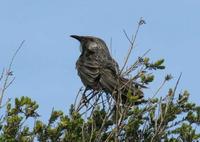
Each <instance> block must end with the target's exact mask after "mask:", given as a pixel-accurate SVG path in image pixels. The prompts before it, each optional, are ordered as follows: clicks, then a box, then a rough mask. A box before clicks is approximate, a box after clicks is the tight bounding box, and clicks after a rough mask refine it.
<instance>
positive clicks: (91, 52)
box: [71, 35, 143, 103]
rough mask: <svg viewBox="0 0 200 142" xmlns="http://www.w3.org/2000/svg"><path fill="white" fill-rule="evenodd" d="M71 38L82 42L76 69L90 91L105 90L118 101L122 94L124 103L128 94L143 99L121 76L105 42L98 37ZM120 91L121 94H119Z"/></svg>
mask: <svg viewBox="0 0 200 142" xmlns="http://www.w3.org/2000/svg"><path fill="white" fill-rule="evenodd" d="M71 37H73V38H75V39H77V40H78V41H80V44H81V45H80V46H81V47H80V48H81V55H80V56H79V59H78V60H77V62H76V68H77V70H78V75H79V76H80V78H81V81H82V82H83V84H84V85H85V86H86V87H87V88H88V89H93V90H97V91H100V90H103V91H105V92H106V93H109V94H111V95H112V97H113V98H114V99H117V98H118V97H117V95H119V94H121V98H122V102H123V103H124V102H125V101H126V100H127V94H128V92H131V95H133V96H136V95H137V96H138V95H139V96H138V98H142V97H143V93H142V92H141V91H139V93H138V89H137V91H136V85H135V84H134V83H133V81H130V80H128V79H126V78H124V77H122V76H120V75H119V66H118V64H117V62H116V61H115V60H114V59H113V58H112V57H111V55H110V52H109V50H108V48H107V46H106V44H105V42H104V41H103V40H102V39H100V38H97V37H92V36H77V35H71ZM119 91H120V92H121V93H119Z"/></svg>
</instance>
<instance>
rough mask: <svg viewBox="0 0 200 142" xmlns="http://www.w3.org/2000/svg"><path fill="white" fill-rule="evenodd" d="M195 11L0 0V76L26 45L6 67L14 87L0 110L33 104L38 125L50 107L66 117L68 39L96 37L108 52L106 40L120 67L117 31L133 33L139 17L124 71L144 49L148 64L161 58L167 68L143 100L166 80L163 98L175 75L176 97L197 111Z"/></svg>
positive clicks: (161, 5) (156, 1) (70, 86)
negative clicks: (16, 101)
mask: <svg viewBox="0 0 200 142" xmlns="http://www.w3.org/2000/svg"><path fill="white" fill-rule="evenodd" d="M199 7H200V1H198V0H190V1H188V0H176V1H174V0H168V1H160V0H152V1H144V0H126V1H116V0H109V1H108V0H101V1H94V0H85V1H80V0H79V1H78V0H73V1H72V0H71V1H70V0H58V1H53V0H42V1H41V0H34V1H28V0H18V1H11V0H1V1H0V61H1V62H0V69H3V67H6V66H7V65H8V63H9V61H10V58H11V56H12V54H13V53H14V51H15V50H16V48H17V47H18V45H19V44H20V42H21V41H22V40H26V42H25V44H24V46H23V48H22V50H21V51H20V53H19V54H18V56H17V58H16V60H15V62H14V66H13V71H14V74H15V76H16V79H15V82H14V83H13V84H12V86H11V87H10V88H9V90H8V91H7V92H6V97H5V98H4V102H5V100H6V99H7V98H8V97H9V98H15V97H19V96H29V97H31V98H32V99H34V100H36V101H37V102H38V103H39V104H40V109H39V113H40V114H42V118H43V119H45V120H47V118H48V116H49V113H50V112H51V109H52V108H53V107H54V108H55V109H61V110H64V111H65V112H68V108H69V106H70V104H71V103H73V102H74V98H75V96H76V94H77V92H78V89H79V88H80V87H81V86H82V83H81V81H80V79H79V77H78V76H77V72H76V70H75V62H76V60H77V58H78V56H79V55H80V52H79V48H78V46H79V44H78V42H77V41H75V40H73V39H71V38H70V37H69V35H71V34H78V35H94V36H98V37H101V38H102V39H104V40H105V41H106V43H107V44H108V45H109V43H110V39H111V38H112V49H113V53H112V55H113V56H114V58H115V59H116V60H117V61H118V62H119V64H120V65H122V63H123V61H124V57H125V55H126V53H127V50H128V47H129V43H128V41H127V39H126V37H125V36H124V34H123V29H125V30H126V31H127V33H128V34H129V35H130V34H132V33H134V32H135V30H136V26H137V21H138V20H139V18H140V17H143V18H144V19H145V21H146V23H147V24H146V25H144V26H143V27H142V28H141V29H140V32H139V35H138V38H137V41H136V44H137V47H136V49H134V51H133V53H132V55H131V58H130V62H129V63H132V62H134V60H135V59H136V58H137V57H138V56H140V55H142V54H143V53H144V52H145V51H146V50H148V49H151V52H150V53H149V54H148V56H149V57H151V59H152V60H156V59H160V58H164V59H165V60H166V62H165V65H166V66H167V68H166V70H165V71H158V72H157V73H156V78H155V79H156V81H155V82H154V83H153V84H152V85H151V87H150V92H152V93H153V92H155V90H156V89H157V88H158V85H159V84H160V83H161V82H162V79H163V77H164V76H165V75H166V74H168V73H171V74H172V75H173V76H174V80H172V81H171V83H168V84H167V86H166V89H164V90H163V91H162V92H161V94H159V95H160V96H162V95H165V94H166V91H167V89H168V88H169V87H173V85H174V84H175V82H176V79H177V78H178V76H179V74H180V72H182V73H183V76H182V79H181V82H180V84H179V87H178V92H181V91H183V90H184V89H187V90H189V92H190V93H191V100H192V101H194V102H197V103H199V101H198V100H199V99H200V96H199V94H198V92H199V91H198V87H199V80H200V76H199V72H200V67H199V61H200V56H199V53H200V49H199V48H200V47H199V45H200V39H199V37H200V28H199V25H200V14H199V13H200V9H199ZM146 96H147V97H149V96H151V93H149V94H146Z"/></svg>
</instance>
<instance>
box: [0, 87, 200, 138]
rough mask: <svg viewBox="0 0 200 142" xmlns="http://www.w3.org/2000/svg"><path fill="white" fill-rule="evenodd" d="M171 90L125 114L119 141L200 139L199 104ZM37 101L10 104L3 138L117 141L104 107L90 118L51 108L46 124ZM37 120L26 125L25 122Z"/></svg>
mask: <svg viewBox="0 0 200 142" xmlns="http://www.w3.org/2000/svg"><path fill="white" fill-rule="evenodd" d="M172 94H173V90H172V89H170V90H169V92H168V94H167V95H166V97H165V98H160V99H151V101H148V102H147V103H145V104H143V105H138V106H134V107H132V108H131V109H130V110H128V112H127V113H126V116H125V117H123V120H122V121H123V124H124V125H122V126H120V133H119V134H120V135H119V140H120V141H133V142H139V141H145V142H148V141H153V142H154V141H155V142H156V141H161V140H162V141H165V142H179V141H185V142H192V141H194V140H199V139H200V133H199V132H198V131H199V130H198V129H196V128H198V127H199V124H200V107H199V106H196V105H195V104H193V103H190V102H189V101H188V98H189V93H188V92H187V91H184V92H183V93H182V94H179V97H178V98H177V99H175V97H174V96H173V95H172ZM37 109H38V104H36V102H35V101H32V100H31V99H30V98H28V97H21V98H20V99H18V98H16V99H15V103H14V105H11V103H8V104H7V108H6V113H5V115H4V116H3V117H2V118H1V127H0V132H1V133H0V141H8V142H9V141H10V142H12V141H13V142H15V141H20V142H32V141H34V140H36V139H37V140H38V141H41V142H44V141H45V142H46V141H65V142H71V141H76V142H82V141H97V140H99V141H106V140H107V141H114V140H115V135H114V134H113V133H114V131H115V126H116V124H115V120H114V119H113V117H109V116H108V113H107V112H106V110H105V109H103V108H101V107H100V106H97V107H96V108H95V109H94V111H93V113H91V117H88V118H87V119H83V116H82V115H81V114H80V113H79V112H76V111H73V110H72V112H71V114H70V115H65V114H64V113H63V112H62V111H56V110H52V113H51V115H50V118H49V121H48V123H47V124H45V123H44V122H42V121H41V120H39V115H38V114H37ZM113 114H114V112H113ZM28 119H31V120H32V121H35V123H34V126H33V127H31V126H27V124H26V123H25V121H27V120H28Z"/></svg>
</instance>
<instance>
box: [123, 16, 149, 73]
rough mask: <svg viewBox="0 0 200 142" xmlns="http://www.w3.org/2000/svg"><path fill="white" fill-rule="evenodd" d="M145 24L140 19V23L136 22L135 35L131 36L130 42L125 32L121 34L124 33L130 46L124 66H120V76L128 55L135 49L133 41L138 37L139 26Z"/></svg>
mask: <svg viewBox="0 0 200 142" xmlns="http://www.w3.org/2000/svg"><path fill="white" fill-rule="evenodd" d="M143 24H145V22H144V20H142V18H140V21H139V22H138V26H137V30H136V32H135V35H134V36H132V40H130V38H129V37H128V35H127V33H126V31H125V30H124V31H123V32H124V33H125V36H126V37H127V39H128V41H129V42H130V44H131V46H130V48H129V51H128V54H127V57H126V58H125V62H124V65H123V66H122V69H121V70H120V74H121V73H122V72H123V70H124V68H125V66H126V64H127V62H128V59H129V57H130V54H131V52H132V50H133V48H134V47H135V46H134V44H135V40H136V38H137V35H138V32H139V29H140V26H141V25H143Z"/></svg>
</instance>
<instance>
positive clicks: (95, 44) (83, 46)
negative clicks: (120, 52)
mask: <svg viewBox="0 0 200 142" xmlns="http://www.w3.org/2000/svg"><path fill="white" fill-rule="evenodd" d="M71 37H72V38H74V39H76V40H78V41H79V42H80V51H81V52H82V53H83V52H84V51H90V52H94V53H95V52H97V51H98V50H99V49H102V50H105V51H106V52H109V51H108V49H107V46H106V44H105V42H104V41H103V40H102V39H100V38H97V37H93V36H78V35H71Z"/></svg>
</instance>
